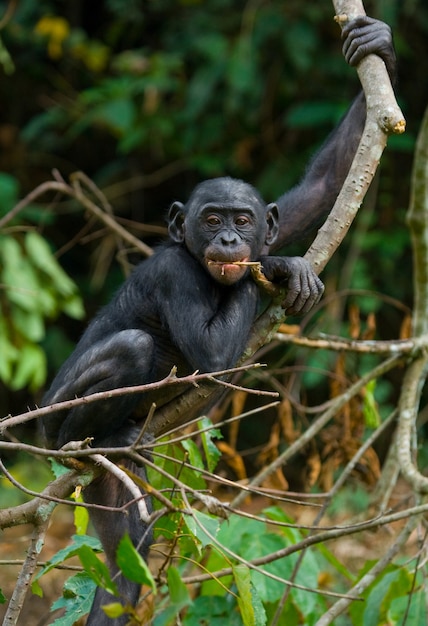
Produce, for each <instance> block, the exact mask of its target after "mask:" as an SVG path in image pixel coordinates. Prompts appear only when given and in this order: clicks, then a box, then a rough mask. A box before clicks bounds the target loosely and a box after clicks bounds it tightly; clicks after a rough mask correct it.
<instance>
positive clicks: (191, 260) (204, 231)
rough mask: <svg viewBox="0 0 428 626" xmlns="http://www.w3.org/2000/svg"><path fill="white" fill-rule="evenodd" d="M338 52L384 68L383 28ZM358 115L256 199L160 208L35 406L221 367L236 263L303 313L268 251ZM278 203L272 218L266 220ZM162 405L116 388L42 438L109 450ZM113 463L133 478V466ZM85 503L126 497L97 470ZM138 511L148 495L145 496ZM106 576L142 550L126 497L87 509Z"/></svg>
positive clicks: (220, 185) (351, 37)
mask: <svg viewBox="0 0 428 626" xmlns="http://www.w3.org/2000/svg"><path fill="white" fill-rule="evenodd" d="M344 36H345V43H344V53H345V56H346V58H347V60H348V61H349V62H351V63H357V62H358V61H359V60H361V58H363V57H364V56H365V55H367V54H371V53H377V54H379V55H380V56H381V57H382V58H383V59H384V61H385V63H386V65H387V68H388V71H389V72H390V75H391V74H392V73H393V72H394V51H393V47H392V40H391V34H390V30H389V28H388V27H387V26H386V25H384V24H382V23H381V22H378V21H376V20H372V19H371V18H366V17H364V18H358V20H355V21H354V22H352V23H351V24H349V25H348V26H347V28H346V30H345V31H344ZM364 119H365V106H364V98H363V97H362V96H361V95H360V96H358V97H357V99H356V100H355V102H354V104H353V105H352V107H351V109H350V111H349V113H348V114H347V115H346V117H345V118H344V120H343V121H342V123H341V124H340V125H339V127H338V129H337V130H336V131H335V132H334V133H333V134H332V135H331V137H330V138H329V139H328V141H327V142H326V144H325V146H323V147H322V148H321V150H320V152H319V153H318V155H316V157H315V158H314V160H313V161H312V164H311V165H310V166H309V168H308V171H307V173H306V175H305V177H304V178H303V180H302V182H301V183H300V184H299V185H298V186H296V187H295V188H294V189H292V190H291V191H289V192H288V193H286V194H284V195H283V196H281V198H279V199H278V201H277V203H276V204H270V205H267V206H266V205H265V203H264V202H263V201H262V199H261V197H260V196H259V194H258V193H257V191H256V190H255V189H254V188H253V187H251V186H250V185H248V184H246V183H244V182H242V181H237V180H233V179H230V178H218V179H214V180H211V181H206V182H204V183H201V184H200V185H199V186H197V187H196V189H195V190H194V191H193V193H192V194H191V196H190V198H189V200H188V202H187V203H186V204H185V205H182V204H180V203H178V202H176V203H174V204H173V205H172V207H171V209H170V211H169V216H168V227H169V235H170V237H169V240H168V241H167V242H166V243H164V244H162V245H161V246H160V247H159V248H158V249H157V250H156V251H155V254H154V255H153V256H152V257H150V258H149V259H147V260H145V261H143V262H142V263H141V264H140V265H139V266H138V267H137V268H136V270H135V271H134V273H133V274H132V275H131V277H130V278H129V279H128V280H127V281H126V282H125V284H124V285H123V287H122V288H121V289H120V290H119V292H118V293H117V295H116V296H115V297H114V299H113V300H112V301H111V302H110V304H108V305H107V306H106V307H105V308H103V309H102V310H101V311H100V313H99V314H98V315H97V316H96V318H95V319H94V320H93V321H92V323H91V324H90V325H89V327H88V329H87V330H86V332H85V333H84V335H83V336H82V338H81V340H80V341H79V343H78V345H77V347H76V349H75V351H74V352H73V354H72V355H71V356H70V358H69V359H68V360H67V361H66V362H65V364H64V365H63V366H62V368H61V369H60V371H59V372H58V374H57V376H56V378H55V379H54V381H53V383H52V386H51V388H50V390H49V391H48V392H47V394H46V395H45V397H44V399H43V404H44V405H48V404H51V403H54V402H59V401H63V400H68V399H72V398H75V397H76V396H77V397H79V396H86V395H89V394H92V393H95V392H99V391H107V390H111V389H115V388H120V387H128V386H132V385H138V384H142V383H147V382H150V381H155V380H159V379H161V378H162V377H164V376H165V375H167V374H168V373H169V372H170V370H171V368H172V367H173V366H174V365H175V366H177V369H178V373H179V374H180V375H183V374H186V373H190V372H192V371H194V370H200V371H202V372H209V371H216V370H221V369H225V368H228V367H231V366H233V365H234V364H235V363H236V361H237V359H238V358H239V356H240V355H241V354H242V352H243V350H244V348H245V345H246V342H247V339H248V335H249V332H250V328H251V325H252V323H253V321H254V317H255V314H256V310H257V304H258V294H259V292H258V288H257V286H256V284H255V283H254V282H253V280H252V278H251V276H250V274H249V271H248V268H247V266H246V263H248V262H249V261H254V260H260V261H261V262H262V265H263V270H264V273H265V275H266V277H267V278H268V279H270V280H271V281H274V282H279V283H283V284H285V285H286V287H287V293H286V295H285V300H284V302H283V306H284V309H285V312H286V313H288V314H294V313H305V312H307V311H308V310H309V309H310V308H311V307H312V306H313V305H314V304H315V303H316V302H317V301H318V299H319V298H320V296H321V294H322V290H323V287H322V283H321V282H320V280H319V279H318V277H317V276H316V275H315V274H314V273H313V271H312V269H311V268H310V266H309V265H308V264H307V263H306V262H305V261H304V260H303V259H300V258H296V257H292V258H290V257H274V256H268V255H267V253H268V252H269V250H273V249H275V248H278V247H280V246H282V245H284V244H285V243H287V242H289V241H292V240H294V239H295V238H296V237H298V236H300V235H302V234H305V233H306V232H307V231H308V230H309V229H310V228H312V227H313V226H314V225H315V224H316V223H317V222H318V221H319V219H320V218H321V217H322V216H323V215H325V214H326V212H328V210H329V209H330V208H331V206H332V204H333V202H334V200H335V197H336V195H337V194H338V192H339V191H340V188H341V186H342V183H343V180H344V178H345V176H346V174H347V171H348V168H349V165H350V163H351V161H352V158H353V154H354V152H355V150H356V147H357V144H358V140H359V137H360V135H361V132H362V128H363V124H364ZM278 209H279V216H278ZM168 400H170V396H169V395H168V393H165V392H164V391H162V392H161V393H159V392H158V393H156V392H153V393H152V392H150V393H146V394H142V396H136V395H125V396H121V397H115V398H109V399H108V400H104V401H102V402H97V403H95V404H86V405H82V406H78V407H75V408H72V409H70V410H68V411H62V412H56V413H53V414H51V415H49V416H47V417H45V418H44V420H43V429H44V433H45V436H46V440H47V441H48V443H49V444H50V445H52V446H55V447H61V446H63V445H64V444H66V443H67V442H69V441H72V440H82V439H84V438H86V437H93V439H94V444H95V445H97V446H103V447H121V446H125V445H129V444H131V443H133V442H134V441H135V439H136V437H137V436H138V434H139V432H140V428H141V420H142V419H144V416H145V415H146V413H145V412H144V407H146V408H148V407H149V406H150V404H151V403H152V402H156V404H157V406H161V405H162V403H165V402H166V401H168ZM124 463H125V465H126V466H127V467H128V468H130V470H131V471H133V472H134V473H136V474H140V475H142V476H144V472H143V468H139V467H136V466H135V464H133V463H131V462H130V461H129V460H126V461H125V462H124ZM84 497H85V501H86V502H88V503H93V504H100V505H103V506H104V507H121V506H123V505H125V504H126V503H127V502H129V501H130V499H131V496H130V495H129V494H128V493H127V491H126V489H125V488H124V487H123V486H122V485H121V483H119V482H118V481H117V480H116V479H115V478H114V477H113V476H111V475H109V474H104V475H102V476H101V477H99V478H97V479H96V480H95V481H93V482H92V483H91V485H89V486H88V487H87V488H85V490H84ZM147 507H148V509H150V502H149V501H147ZM91 518H92V520H93V523H94V526H95V528H96V530H97V532H98V534H99V537H100V539H101V541H102V544H103V546H104V549H105V551H106V557H107V561H108V564H109V567H110V569H111V572H112V574H116V573H117V571H118V570H117V566H116V565H115V554H116V548H117V545H118V543H119V541H120V539H121V538H122V536H123V534H124V533H125V532H128V533H129V535H130V537H131V539H132V541H133V542H134V545H135V546H136V547H137V548H138V549H139V550H140V552H141V554H142V555H143V556H146V552H147V546H148V544H149V543H150V531H149V529H148V528H147V527H146V526H145V525H144V524H143V523H142V522H141V519H140V517H139V513H138V509H137V507H136V506H135V504H133V505H132V506H129V507H128V508H127V509H126V514H124V513H123V514H122V513H117V512H114V511H112V510H106V509H101V508H91ZM116 582H117V585H118V589H119V592H120V594H121V599H122V600H123V601H125V602H127V603H130V604H132V605H135V603H136V602H137V600H138V595H139V587H138V585H136V584H135V583H132V582H131V581H127V580H125V579H124V578H123V577H121V576H120V575H118V576H117V578H116ZM109 602H111V596H110V595H109V594H107V593H106V592H104V591H103V590H101V589H98V590H97V593H96V596H95V601H94V604H93V607H92V610H91V613H90V615H89V618H88V622H87V624H89V625H90V626H94V625H96V626H108V625H109V624H112V623H114V624H116V625H117V626H119V625H124V624H126V621H127V619H126V617H123V618H119V619H116V620H114V621H112V620H110V619H109V618H107V616H106V615H105V614H104V612H103V611H102V610H101V608H100V607H101V606H102V605H103V604H107V603H109Z"/></svg>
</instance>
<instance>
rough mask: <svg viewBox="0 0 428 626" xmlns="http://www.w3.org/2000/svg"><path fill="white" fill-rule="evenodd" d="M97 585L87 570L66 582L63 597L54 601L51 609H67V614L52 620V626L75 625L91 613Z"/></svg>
mask: <svg viewBox="0 0 428 626" xmlns="http://www.w3.org/2000/svg"><path fill="white" fill-rule="evenodd" d="M95 590H96V586H95V583H94V581H93V580H92V579H91V578H90V577H89V576H88V574H87V573H86V572H79V573H78V574H76V575H75V576H72V577H71V578H69V579H68V580H67V581H66V582H65V584H64V591H63V597H62V598H59V599H58V600H57V601H56V602H54V603H53V605H52V607H51V611H56V610H58V609H65V614H64V615H63V616H62V617H59V618H57V619H56V620H55V621H54V622H52V626H73V624H75V623H76V622H77V621H78V620H80V619H81V618H82V617H83V616H84V615H85V614H86V613H89V611H90V609H91V606H92V602H93V599H94V594H95Z"/></svg>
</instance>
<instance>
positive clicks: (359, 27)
mask: <svg viewBox="0 0 428 626" xmlns="http://www.w3.org/2000/svg"><path fill="white" fill-rule="evenodd" d="M342 39H343V41H344V44H343V53H344V55H345V58H346V60H347V61H348V63H349V64H350V65H353V66H355V65H357V64H358V63H359V62H360V61H361V59H363V58H364V57H365V56H367V55H369V54H377V55H379V56H380V57H381V58H382V59H383V61H384V62H385V65H386V68H387V70H388V73H389V76H390V78H391V80H392V81H394V80H395V53H394V47H393V43H392V35H391V29H390V28H389V26H387V24H384V23H383V22H380V21H378V20H374V19H372V18H370V17H366V16H365V17H359V18H357V19H355V20H353V21H351V22H349V24H347V25H346V26H345V27H344V28H343V31H342ZM365 119H366V103H365V98H364V94H363V93H360V94H359V95H358V96H357V98H356V99H355V100H354V102H353V104H352V105H351V107H350V109H349V111H348V113H347V114H346V115H345V117H344V118H343V120H342V122H341V123H340V124H339V126H338V127H337V128H336V129H335V130H334V131H333V133H332V134H331V135H330V137H329V138H328V139H327V141H326V143H325V144H324V146H323V147H322V148H321V149H320V151H319V152H318V153H317V154H316V155H315V157H314V158H313V160H312V162H311V163H310V164H309V167H308V169H307V171H306V174H305V176H304V177H303V179H302V181H301V182H300V183H299V184H298V185H297V186H296V187H293V188H292V189H291V190H290V191H288V192H287V193H285V194H284V195H283V196H281V197H280V198H279V199H278V200H277V201H276V203H277V205H278V209H279V217H280V234H279V237H278V239H277V240H276V242H275V244H274V245H273V246H272V247H271V248H270V251H272V250H277V249H278V248H280V247H281V246H283V245H286V244H289V243H291V242H293V241H295V240H296V239H300V238H302V237H305V236H306V235H308V234H309V233H310V231H311V230H312V229H313V228H315V227H316V226H318V225H319V224H320V223H321V222H322V220H323V219H324V218H325V217H326V216H327V215H328V213H329V212H330V210H331V208H332V207H333V205H334V203H335V201H336V198H337V196H338V194H339V192H340V190H341V188H342V186H343V183H344V181H345V178H346V176H347V174H348V171H349V168H350V166H351V164H352V160H353V158H354V155H355V152H356V149H357V147H358V143H359V141H360V138H361V134H362V132H363V128H364V124H365Z"/></svg>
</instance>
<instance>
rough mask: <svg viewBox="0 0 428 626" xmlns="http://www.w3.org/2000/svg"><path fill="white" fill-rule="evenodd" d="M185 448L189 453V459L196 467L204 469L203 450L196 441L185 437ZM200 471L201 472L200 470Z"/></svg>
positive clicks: (183, 443)
mask: <svg viewBox="0 0 428 626" xmlns="http://www.w3.org/2000/svg"><path fill="white" fill-rule="evenodd" d="M182 445H183V448H184V449H185V450H186V452H187V453H188V455H189V461H190V463H191V465H193V467H194V468H198V469H201V470H202V469H204V463H203V461H202V456H201V452H200V450H199V448H198V446H197V445H196V443H195V442H194V441H192V440H191V439H185V440H184V441H183V442H182ZM198 473H199V472H198Z"/></svg>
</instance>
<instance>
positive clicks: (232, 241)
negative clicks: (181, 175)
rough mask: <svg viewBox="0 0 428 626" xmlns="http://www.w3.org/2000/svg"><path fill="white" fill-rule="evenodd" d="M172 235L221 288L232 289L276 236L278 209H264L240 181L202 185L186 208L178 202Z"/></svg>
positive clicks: (170, 225) (256, 195) (219, 180)
mask: <svg viewBox="0 0 428 626" xmlns="http://www.w3.org/2000/svg"><path fill="white" fill-rule="evenodd" d="M168 230H169V234H170V237H171V239H172V240H173V241H175V242H177V243H184V244H185V246H186V247H187V249H188V250H189V252H190V253H191V254H192V255H193V256H194V257H195V258H196V259H198V261H199V262H200V263H201V265H202V266H203V267H204V268H205V269H206V270H207V271H208V272H209V274H210V275H211V276H212V277H213V278H214V279H215V280H216V281H217V282H219V283H222V284H224V285H232V284H233V283H236V282H237V281H238V280H240V279H241V278H242V277H243V276H244V274H245V273H246V272H247V270H248V268H247V267H246V266H245V265H239V264H235V263H239V262H241V263H245V262H248V261H256V260H257V259H258V258H259V256H260V254H261V253H262V250H263V248H264V246H265V245H267V246H270V245H271V244H272V243H274V241H275V240H276V238H277V236H278V209H277V206H276V205H275V204H268V205H266V204H265V203H264V202H263V200H262V198H261V197H260V195H259V193H258V192H257V190H256V189H254V187H252V186H251V185H248V184H247V183H244V182H243V181H242V180H235V179H233V178H214V179H212V180H207V181H205V182H203V183H200V184H199V185H198V186H197V187H195V189H194V190H193V192H192V194H191V195H190V198H189V200H188V202H187V203H186V204H184V205H183V204H182V203H181V202H174V204H173V205H172V206H171V208H170V210H169V215H168Z"/></svg>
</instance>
